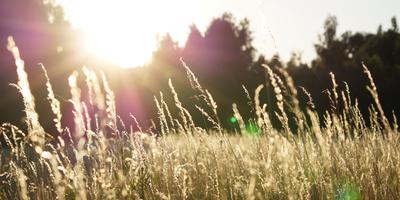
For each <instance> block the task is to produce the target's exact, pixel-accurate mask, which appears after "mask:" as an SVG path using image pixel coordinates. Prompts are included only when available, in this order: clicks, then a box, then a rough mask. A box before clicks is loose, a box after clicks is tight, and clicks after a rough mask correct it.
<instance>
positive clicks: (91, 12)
mask: <svg viewBox="0 0 400 200" xmlns="http://www.w3.org/2000/svg"><path fill="white" fill-rule="evenodd" d="M59 3H60V4H61V5H62V6H63V7H64V9H65V14H66V17H67V19H68V20H69V21H70V22H71V23H72V25H73V26H74V27H75V28H79V29H81V30H82V31H83V33H84V35H85V44H84V45H85V49H86V50H87V51H88V52H89V53H90V54H92V55H93V56H95V57H96V58H98V59H99V60H105V61H108V62H113V63H117V64H118V65H119V66H120V67H123V68H127V67H137V66H142V65H144V64H146V63H148V62H150V60H151V56H152V53H153V51H154V50H155V49H156V48H157V41H158V39H160V37H162V36H163V35H164V34H166V33H170V34H171V35H172V36H173V37H174V38H175V39H176V40H178V42H179V43H184V42H185V40H186V37H187V34H188V32H189V28H188V27H189V25H190V24H191V23H193V22H192V21H190V20H191V19H189V18H188V17H185V15H186V16H193V12H192V13H191V15H189V14H190V13H189V12H187V11H185V10H179V7H181V6H185V4H187V3H185V1H179V0H172V1H157V0H149V1H129V0H113V1H111V0H102V1H97V0H83V1H82V0H68V1H66V0H65V1H63V0H60V1H59ZM171 10H173V11H176V12H171ZM199 17H200V16H199ZM192 19H193V18H192Z"/></svg>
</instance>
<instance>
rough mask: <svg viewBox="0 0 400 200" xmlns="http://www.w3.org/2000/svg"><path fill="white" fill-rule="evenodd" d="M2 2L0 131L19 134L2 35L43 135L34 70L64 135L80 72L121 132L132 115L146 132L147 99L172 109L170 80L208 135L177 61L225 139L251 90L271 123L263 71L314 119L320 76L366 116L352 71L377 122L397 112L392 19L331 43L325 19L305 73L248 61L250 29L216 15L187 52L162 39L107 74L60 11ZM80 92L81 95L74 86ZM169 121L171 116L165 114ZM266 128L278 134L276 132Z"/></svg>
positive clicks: (288, 65)
mask: <svg viewBox="0 0 400 200" xmlns="http://www.w3.org/2000/svg"><path fill="white" fill-rule="evenodd" d="M11 2H12V3H9V4H8V5H9V6H13V8H14V9H13V10H14V12H13V13H10V12H0V13H2V14H0V15H4V16H2V17H0V38H1V40H0V41H1V43H0V45H1V47H2V48H0V49H1V50H0V54H1V55H0V57H1V58H2V59H0V64H1V66H0V67H1V76H2V77H1V79H0V80H1V81H0V82H1V83H0V93H1V94H4V98H3V99H2V100H1V104H0V110H1V113H3V114H1V115H0V121H1V122H12V123H14V124H21V123H22V116H23V112H22V109H23V105H22V101H20V100H19V99H20V97H19V95H18V92H17V91H16V90H15V89H14V88H11V87H10V86H9V83H10V82H16V75H15V74H16V73H15V68H14V66H13V61H12V57H11V55H10V54H9V52H7V51H6V48H5V47H6V37H7V36H8V35H11V34H12V35H14V37H15V39H16V41H17V44H18V45H19V46H20V49H21V53H22V57H23V58H24V59H25V61H26V68H27V71H28V73H29V75H30V76H29V79H30V81H31V83H32V84H31V87H32V92H33V93H34V95H35V96H36V105H37V109H38V112H39V114H40V113H43V114H41V115H40V116H41V117H40V121H41V122H42V123H43V124H44V126H45V128H47V129H48V130H49V132H51V130H53V129H54V127H52V125H51V124H52V123H51V121H52V117H53V116H51V115H48V113H51V112H50V108H49V106H48V102H47V100H46V95H47V94H46V88H45V87H44V85H45V81H46V80H45V77H44V76H43V72H42V71H41V68H40V67H37V66H38V65H37V64H38V63H39V62H40V63H43V64H44V65H45V67H46V68H47V70H48V73H49V77H50V79H52V80H51V81H52V83H53V85H54V89H55V92H56V97H57V98H59V99H60V100H61V103H62V108H63V111H64V113H65V114H64V117H63V124H64V125H66V126H67V125H68V126H72V122H73V120H71V117H72V116H73V115H72V112H71V111H72V105H71V104H70V103H69V102H68V98H69V96H70V94H69V90H68V87H67V78H68V75H69V74H70V73H71V72H72V71H73V70H79V69H80V68H81V67H82V66H84V65H85V66H89V67H90V66H91V67H93V68H94V67H96V68H95V69H101V70H103V71H106V74H107V76H108V77H109V79H110V83H111V87H112V89H113V90H114V91H115V94H116V105H117V111H118V112H119V114H120V115H121V117H122V118H123V119H124V120H125V121H126V122H127V123H128V124H131V123H129V121H131V120H130V113H132V114H134V115H135V116H136V117H137V118H138V120H139V121H140V123H142V124H143V126H150V125H151V124H153V122H152V121H151V120H150V119H155V120H156V119H157V110H156V106H155V102H154V97H155V96H156V98H160V97H161V95H162V96H163V98H164V100H165V101H166V102H167V103H169V104H170V105H173V102H174V99H173V96H172V94H171V92H170V88H169V85H168V81H169V80H170V79H171V81H172V83H173V85H174V87H175V89H176V91H177V92H178V95H179V98H180V100H181V101H182V103H183V105H184V106H185V107H186V108H187V109H188V111H189V112H190V113H191V114H192V115H193V117H194V120H195V121H196V122H197V124H200V125H201V124H202V125H203V126H204V127H211V124H209V122H207V120H205V119H204V116H203V115H202V114H201V113H200V112H199V110H198V109H196V106H195V105H198V106H199V107H202V108H206V107H207V106H206V105H203V104H204V103H202V102H201V101H199V98H200V97H199V94H198V93H196V91H195V90H193V89H192V88H191V85H190V82H189V80H188V79H187V73H186V70H185V68H184V66H183V63H182V61H184V62H185V63H186V64H187V66H189V67H190V69H191V70H192V71H193V73H194V74H195V75H196V76H197V78H198V80H199V82H200V84H202V86H203V87H204V88H206V89H207V90H208V91H209V92H210V93H211V94H212V95H213V97H214V100H215V101H216V102H217V104H218V108H217V109H218V114H219V118H220V121H221V123H222V124H223V125H224V126H225V128H228V129H230V130H234V129H235V127H237V124H236V123H235V122H234V121H232V120H231V119H232V116H233V112H232V104H233V103H236V104H237V106H238V109H239V111H240V112H241V114H242V115H243V116H244V119H245V120H246V121H247V122H248V123H251V118H252V116H254V110H252V107H251V105H249V104H251V101H249V98H248V97H250V99H252V98H253V97H254V90H255V88H256V87H257V86H258V85H260V84H265V85H266V87H265V88H264V90H262V93H261V99H262V101H263V102H262V103H267V105H268V111H269V112H270V113H271V115H272V116H273V115H274V114H273V113H274V112H275V110H276V107H275V101H276V99H275V97H274V93H273V89H272V88H271V86H269V84H268V83H267V82H268V81H267V79H268V77H267V74H266V71H265V68H263V67H262V65H263V64H267V65H269V66H270V67H271V68H272V69H273V70H274V71H276V72H277V73H278V74H279V73H280V69H285V70H287V71H288V73H289V74H290V75H291V76H292V77H293V79H294V82H295V84H296V85H299V86H302V87H304V88H306V89H307V90H308V92H309V93H310V94H311V95H312V96H313V97H314V103H315V105H316V108H317V109H318V110H319V111H320V113H321V114H323V111H324V110H326V109H329V108H330V104H329V98H328V96H327V94H326V93H325V92H324V91H325V90H326V89H328V88H331V87H332V82H331V79H330V76H329V73H330V72H332V73H334V74H335V77H336V79H337V83H338V87H342V88H344V87H345V86H346V84H347V85H348V86H349V88H350V91H351V95H352V98H354V99H355V98H357V100H358V103H359V105H360V107H361V108H362V111H363V114H364V115H367V114H368V108H367V105H369V104H370V103H371V102H372V98H371V97H370V95H369V94H368V91H367V90H366V89H365V86H366V85H367V83H368V80H367V78H366V77H365V76H363V70H362V66H361V63H364V64H365V65H367V66H368V67H369V69H370V70H371V72H372V74H373V76H374V79H375V82H376V84H377V87H378V91H379V92H380V98H381V100H382V102H383V108H384V110H385V112H386V113H387V114H391V112H392V110H394V111H397V112H398V110H399V107H400V104H399V103H398V102H400V95H399V93H398V92H397V90H398V89H397V88H399V86H400V79H399V78H398V77H400V34H399V28H398V25H397V20H396V18H395V17H393V18H392V19H391V27H390V28H388V29H387V30H383V28H382V26H380V27H378V28H377V31H376V32H374V33H361V32H354V33H353V32H351V31H347V32H345V33H343V34H342V35H338V33H337V26H338V22H337V20H336V18H335V17H334V16H329V17H328V18H327V19H326V21H325V24H324V26H323V32H322V34H321V35H320V37H319V41H318V42H317V43H316V44H315V51H316V54H317V56H316V57H315V58H314V59H313V60H312V61H311V62H310V63H306V62H303V61H302V59H301V56H300V55H298V54H293V56H292V57H291V59H290V60H289V61H283V60H281V59H280V57H279V55H273V56H270V55H269V57H267V56H266V55H259V54H257V51H256V49H255V48H254V46H253V43H252V42H253V35H252V32H251V30H250V23H251V22H250V21H249V20H247V19H243V20H240V21H237V20H236V19H235V18H234V16H233V15H232V14H229V13H225V14H223V15H221V16H220V17H216V18H214V19H212V20H211V22H210V24H209V26H208V27H207V29H206V31H205V32H204V33H202V32H200V31H199V30H198V28H197V27H196V25H192V26H190V34H189V36H188V39H187V42H186V43H185V45H184V46H182V47H180V46H179V45H178V43H177V42H176V41H175V40H174V39H173V38H172V37H171V36H170V35H168V34H167V35H165V36H164V37H162V39H161V40H160V41H159V46H158V48H157V50H156V51H155V52H154V54H153V59H152V62H151V63H150V64H148V65H147V66H144V67H140V68H132V69H120V68H118V67H117V66H107V65H109V64H108V63H98V62H96V61H95V60H93V59H91V58H90V57H89V56H88V55H85V54H83V53H82V52H79V51H78V49H79V48H80V46H81V44H82V38H81V37H80V36H79V31H76V30H73V29H72V28H71V26H70V25H69V24H68V23H67V22H66V21H65V20H63V11H62V9H60V8H59V7H57V6H53V5H48V4H47V5H44V6H43V4H42V2H41V1H39V0H34V1H27V0H16V1H11ZM27 3H29V5H30V6H27ZM3 8H4V7H3ZM23 8H29V9H30V12H22V11H21V9H23ZM0 9H1V8H0ZM4 9H5V10H11V9H10V8H4ZM49 13H50V14H51V15H52V18H51V19H52V23H49V20H48V19H49V17H48V16H49ZM6 19H8V20H6ZM10 19H13V20H10ZM12 21H14V22H17V23H15V24H24V23H21V22H27V23H25V24H35V26H36V27H34V28H32V26H26V25H25V26H17V25H12V26H11V25H10V22H12ZM28 22H29V23H28ZM38 27H39V28H38ZM105 28H107V27H105ZM38 29H39V31H38ZM138 29H140V27H138ZM294 34H295V33H294ZM3 47H4V48H3ZM60 47H62V48H61V49H62V51H60ZM81 84H83V85H84V81H83V80H82V81H81ZM160 92H162V93H163V94H160ZM299 97H300V99H303V100H304V102H305V101H306V98H307V97H306V96H305V95H304V94H302V93H299ZM302 106H304V103H303V104H302ZM171 112H172V113H177V112H178V111H177V110H176V109H174V108H173V107H172V106H171ZM46 113H47V115H46ZM68 113H69V114H68ZM397 116H398V114H397ZM275 121H276V119H275ZM155 124H157V123H155ZM276 125H277V126H279V123H276Z"/></svg>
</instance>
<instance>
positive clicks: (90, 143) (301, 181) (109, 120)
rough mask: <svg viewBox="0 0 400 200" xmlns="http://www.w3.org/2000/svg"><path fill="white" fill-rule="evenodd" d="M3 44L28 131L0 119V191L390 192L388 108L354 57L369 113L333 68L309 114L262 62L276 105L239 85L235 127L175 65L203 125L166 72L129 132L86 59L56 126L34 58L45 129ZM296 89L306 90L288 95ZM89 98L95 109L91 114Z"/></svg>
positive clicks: (242, 195) (397, 157)
mask: <svg viewBox="0 0 400 200" xmlns="http://www.w3.org/2000/svg"><path fill="white" fill-rule="evenodd" d="M8 48H9V50H10V51H11V52H12V53H13V55H14V58H15V63H16V71H17V74H18V82H17V83H16V84H13V86H15V87H16V88H17V89H18V91H19V92H20V93H21V96H22V99H21V100H22V101H23V102H24V105H25V114H26V126H27V131H22V129H20V128H18V127H16V126H14V125H12V124H9V123H4V124H2V125H1V129H0V133H1V135H2V137H3V138H4V139H3V140H4V143H5V144H3V145H2V146H1V148H2V149H1V151H2V154H1V155H0V199H24V200H25V199H397V198H398V197H400V182H399V181H400V150H399V142H400V136H399V132H398V126H397V121H396V118H395V115H394V114H393V116H390V119H391V120H389V119H388V116H386V115H385V113H384V111H383V109H382V106H381V104H380V100H379V94H378V88H376V86H375V83H374V80H373V76H372V75H371V73H370V72H369V70H368V68H367V67H366V66H364V65H363V66H360V67H364V72H365V74H364V75H365V76H366V78H367V79H368V80H369V82H367V83H366V88H367V90H368V91H369V92H370V94H371V96H372V98H373V100H374V102H373V103H372V104H371V105H370V106H369V111H370V112H369V116H368V117H364V116H363V115H362V114H361V111H360V108H359V107H358V103H357V100H356V99H353V98H351V92H350V89H349V86H347V85H346V84H344V87H339V86H338V84H337V83H336V80H335V75H334V74H331V78H332V87H331V88H329V89H328V90H327V95H328V97H329V98H330V102H331V108H330V109H329V110H327V111H326V113H325V114H324V115H319V114H318V113H317V112H316V109H315V106H314V104H313V99H312V97H311V95H309V93H308V92H307V90H306V89H305V88H301V87H297V86H296V85H295V84H294V81H293V80H292V78H291V77H290V75H289V74H288V73H287V72H286V71H285V70H284V69H281V70H273V69H271V68H270V67H269V66H266V65H265V66H264V67H265V70H266V72H267V75H268V80H269V86H268V87H273V91H274V95H275V98H276V100H277V101H276V104H277V106H276V107H277V108H278V109H277V110H276V112H275V113H268V112H267V107H268V106H270V105H266V104H262V105H261V103H260V102H261V101H260V95H259V94H260V91H261V90H262V89H264V87H266V86H265V85H260V86H259V87H258V88H257V89H256V90H255V91H250V92H247V94H246V93H244V94H243V95H246V96H247V97H248V100H249V108H248V109H253V110H254V116H253V118H252V119H250V120H247V119H243V118H242V116H241V115H240V110H239V109H238V108H237V106H236V105H235V104H234V105H233V106H232V111H233V113H234V119H235V121H236V123H237V124H238V131H236V132H232V131H228V130H225V129H223V128H222V125H221V123H220V120H219V118H218V102H215V101H214V100H213V97H212V94H210V93H209V92H208V91H207V89H206V88H203V87H202V86H201V84H200V83H199V82H198V80H197V78H196V77H195V75H194V74H193V73H192V72H191V71H190V68H189V67H188V66H186V65H184V66H185V68H186V71H187V78H188V81H189V83H190V84H191V86H192V88H193V90H195V91H196V92H197V93H198V96H199V100H200V101H202V102H203V103H204V104H205V105H208V107H207V108H203V107H199V106H196V108H197V109H198V110H199V112H200V113H202V114H203V115H204V117H205V119H207V120H208V122H209V123H210V124H212V125H213V127H212V128H209V129H204V128H202V127H201V126H200V125H197V124H195V123H194V122H193V120H192V117H191V113H190V112H189V111H188V110H187V108H185V105H183V104H182V103H181V101H180V99H179V91H176V90H175V88H174V84H173V80H170V81H169V83H168V84H169V86H170V89H171V93H170V94H168V95H171V96H172V97H173V99H174V102H175V103H174V104H173V105H168V104H167V103H166V102H165V101H164V99H163V97H162V96H158V97H155V106H156V107H157V109H158V118H157V119H154V122H155V124H154V127H153V129H145V128H144V127H141V125H140V124H139V123H137V121H136V118H135V117H134V116H132V120H133V121H134V122H136V126H137V127H136V129H138V130H139V131H132V129H131V128H130V127H125V125H124V122H123V121H122V120H120V119H119V117H118V114H117V113H116V109H115V100H114V94H113V91H112V90H111V88H110V86H109V85H108V82H107V79H106V75H104V74H102V73H97V72H95V71H94V70H91V69H88V68H83V69H82V72H81V74H84V76H85V85H86V86H85V87H87V88H89V89H88V90H83V89H82V88H80V86H79V84H78V83H77V76H78V73H73V74H72V75H71V76H70V77H69V80H68V84H69V86H70V90H71V98H70V100H69V101H70V102H71V103H72V104H73V105H74V122H75V126H74V127H70V128H68V127H63V126H62V125H61V118H62V116H63V113H61V111H60V102H59V101H58V100H57V98H56V97H55V95H54V91H53V89H52V85H51V77H47V74H46V71H45V69H44V68H43V69H44V74H45V75H46V77H47V84H46V87H47V91H48V101H49V106H50V107H51V110H52V111H53V113H49V115H52V116H54V126H55V127H57V130H58V133H57V134H48V133H46V132H45V131H44V129H43V127H42V126H41V124H40V123H39V120H38V119H39V115H38V113H37V112H36V111H35V102H34V97H33V95H32V93H31V91H30V86H29V82H28V79H27V76H28V75H27V74H26V72H25V70H24V62H23V60H22V59H21V58H20V55H19V52H18V48H17V47H16V46H15V44H14V42H13V40H12V38H9V46H8ZM183 64H184V63H183ZM299 88H300V89H299ZM339 88H344V89H343V90H340V89H339ZM82 91H86V92H88V96H89V101H88V102H83V101H82V95H83V94H82ZM300 92H302V93H304V94H306V96H308V99H305V100H304V99H299V98H298V96H299V95H298V94H299V93H300ZM251 97H254V98H251ZM302 101H305V103H306V107H302V106H301V104H300V102H302ZM192 106H195V105H192ZM89 107H96V108H97V109H96V113H95V114H94V116H95V117H93V114H91V113H89V112H88V110H89V109H88V108H89ZM172 107H175V108H176V109H177V110H178V111H179V112H178V114H177V115H176V116H175V115H173V114H172V113H171V112H170V108H172ZM272 115H275V116H277V118H278V119H279V122H280V125H279V127H277V126H276V125H273V123H272V122H271V118H272ZM321 116H322V117H321ZM292 119H293V120H292ZM292 121H293V122H292ZM390 121H392V123H391V122H390ZM249 122H251V124H252V126H251V128H249V126H248V124H249ZM293 123H294V125H295V129H294V128H293V125H292V124H293ZM121 127H122V128H121ZM151 130H153V131H151Z"/></svg>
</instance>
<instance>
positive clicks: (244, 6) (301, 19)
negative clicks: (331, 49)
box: [203, 0, 400, 60]
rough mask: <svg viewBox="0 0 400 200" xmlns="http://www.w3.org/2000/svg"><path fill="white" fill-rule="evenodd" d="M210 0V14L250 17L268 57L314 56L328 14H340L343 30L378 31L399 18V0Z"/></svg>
mask: <svg viewBox="0 0 400 200" xmlns="http://www.w3.org/2000/svg"><path fill="white" fill-rule="evenodd" d="M203 1H204V0H203ZM207 1H208V2H209V4H210V5H211V4H215V7H214V6H213V9H212V10H209V11H207V12H209V14H207V15H210V16H212V15H213V14H214V15H215V14H216V13H218V12H221V11H223V10H227V11H230V12H232V13H234V15H235V16H237V17H238V18H243V17H248V18H249V19H250V22H251V25H252V29H253V31H254V37H255V40H254V45H255V46H256V47H257V49H258V50H259V51H260V52H262V53H265V54H267V56H268V57H269V56H271V54H273V53H274V52H279V53H280V54H281V56H282V57H283V58H286V59H287V58H289V57H290V53H291V52H292V51H302V52H303V57H304V58H305V60H310V59H311V58H313V57H314V55H315V53H314V47H313V44H314V43H315V42H317V41H318V34H320V33H322V32H323V23H324V20H325V19H326V17H327V16H328V15H335V16H336V17H337V18H338V22H339V26H338V32H339V33H340V34H341V33H342V32H344V31H346V30H351V31H373V32H375V31H376V30H377V28H378V26H379V24H382V25H383V27H384V28H385V27H389V26H390V19H391V17H393V16H396V17H397V18H398V20H399V21H400V19H399V17H400V0H334V1H332V0H331V1H328V0H250V1H249V0H247V1H246V0H207ZM211 2H218V3H211Z"/></svg>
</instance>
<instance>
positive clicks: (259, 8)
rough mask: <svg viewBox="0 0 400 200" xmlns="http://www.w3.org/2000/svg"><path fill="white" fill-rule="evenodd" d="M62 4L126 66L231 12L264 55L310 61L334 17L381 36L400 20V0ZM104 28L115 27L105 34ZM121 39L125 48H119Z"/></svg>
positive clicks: (343, 25)
mask: <svg viewBox="0 0 400 200" xmlns="http://www.w3.org/2000/svg"><path fill="white" fill-rule="evenodd" d="M59 1H61V2H62V3H63V4H64V5H65V8H66V11H67V15H69V18H70V19H71V21H72V23H73V24H75V26H77V27H81V28H83V29H86V31H87V32H88V38H90V40H91V41H90V42H89V43H90V44H89V46H90V47H89V49H93V50H94V51H95V52H97V53H98V54H99V55H100V56H103V57H104V55H107V54H113V55H112V57H113V58H116V59H118V60H119V61H120V63H125V64H121V65H125V66H129V65H135V64H138V63H141V62H144V61H143V60H144V58H145V59H148V57H149V56H151V50H152V49H155V48H156V39H155V38H156V37H155V36H156V35H157V33H158V34H163V33H165V32H169V33H171V35H172V37H173V38H175V39H176V40H178V42H179V43H180V45H183V44H184V43H185V41H186V39H187V35H188V33H189V25H191V24H193V23H194V24H196V25H197V26H198V27H199V29H200V30H201V31H204V30H205V29H206V27H207V25H209V23H210V21H211V19H212V18H213V17H217V16H221V14H222V13H223V12H226V11H227V12H231V13H233V15H234V16H235V17H236V19H237V20H239V19H242V18H244V17H247V18H249V19H250V23H251V29H252V31H253V33H254V34H253V36H254V46H255V47H256V48H257V50H258V51H259V52H261V53H263V54H266V56H267V57H271V56H272V55H273V54H274V53H275V52H278V53H279V54H280V55H281V56H282V57H283V58H284V59H288V58H289V57H290V54H291V52H292V51H297V52H303V58H304V60H306V61H308V60H310V59H311V58H313V57H314V55H315V53H314V48H313V44H314V43H315V42H317V41H318V34H320V33H322V32H323V23H324V20H325V19H326V17H327V16H328V15H335V16H336V17H337V18H338V22H339V27H338V31H339V34H341V33H343V31H345V30H352V31H369V32H371V31H372V32H375V31H376V30H377V28H378V26H379V25H380V24H382V25H383V28H387V27H389V26H390V19H391V17H393V16H396V17H397V18H398V19H399V17H400V0H335V1H328V0H196V1H195V0H192V1H190V0H168V1H166V0H146V1H137V0H59ZM96 21H97V22H96ZM399 21H400V19H399ZM127 24H129V25H127ZM139 26H140V27H142V28H140V29H139V30H140V31H141V33H139V32H138V31H139V30H138V29H137V27H139ZM104 27H111V28H109V29H107V30H104ZM121 33H123V34H121ZM133 34H135V36H136V37H132V35H133ZM115 35H118V37H115ZM107 38H108V39H107ZM127 38H140V40H132V41H129V39H127ZM119 40H120V41H123V43H124V44H119V42H118V41H119ZM104 41H109V42H104ZM120 43H122V42H120ZM93 44H94V45H93ZM99 44H101V45H103V47H101V46H99ZM104 44H105V45H104ZM133 44H135V45H133ZM133 48H136V49H133ZM110 49H111V51H110ZM116 49H119V51H118V50H116ZM127 52H130V53H129V54H128V53H127ZM131 52H136V53H135V54H136V55H138V56H137V58H132V53H131Z"/></svg>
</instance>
